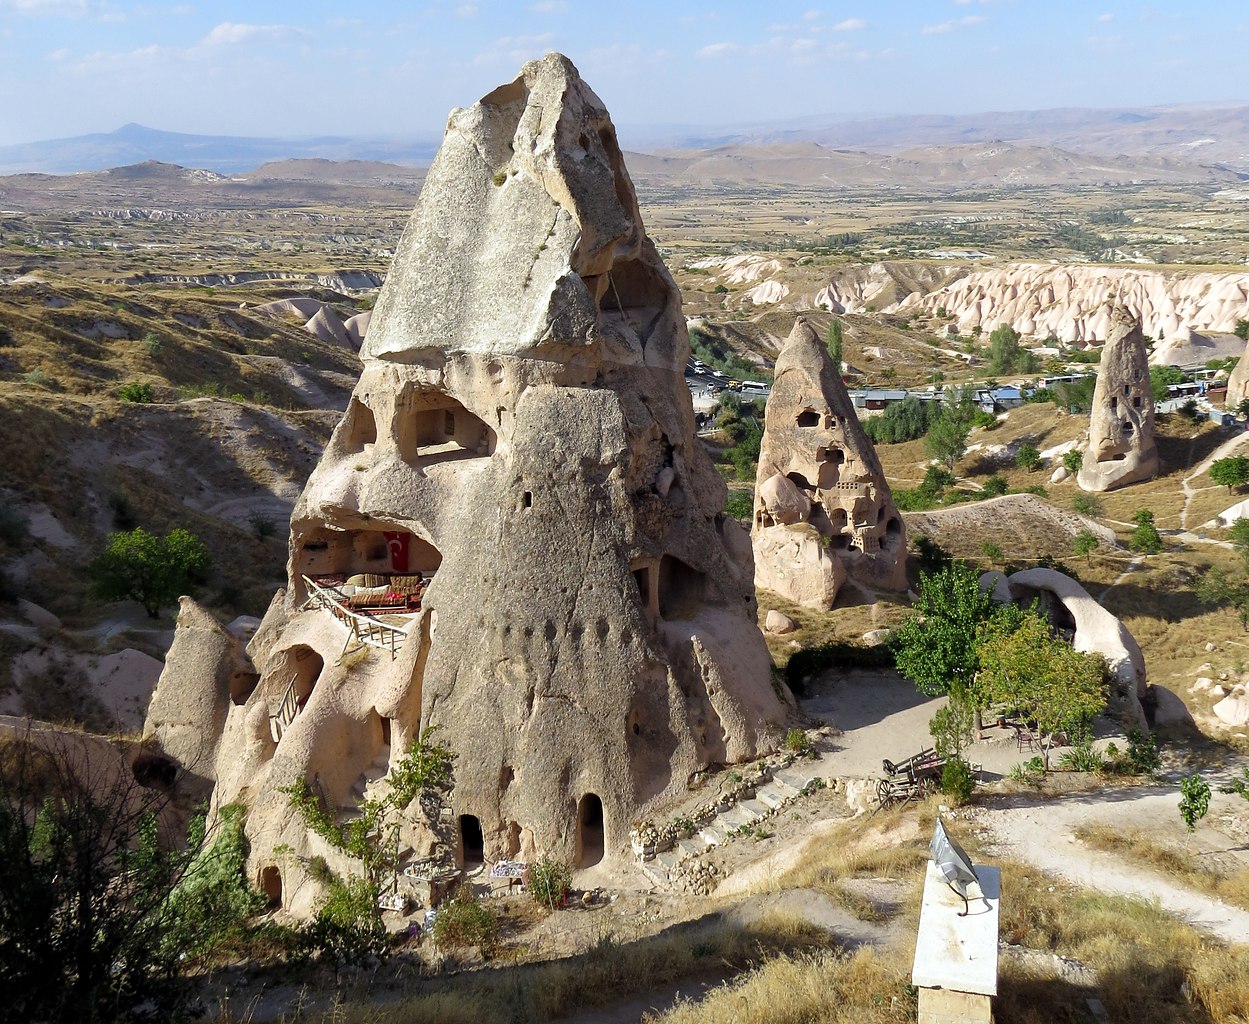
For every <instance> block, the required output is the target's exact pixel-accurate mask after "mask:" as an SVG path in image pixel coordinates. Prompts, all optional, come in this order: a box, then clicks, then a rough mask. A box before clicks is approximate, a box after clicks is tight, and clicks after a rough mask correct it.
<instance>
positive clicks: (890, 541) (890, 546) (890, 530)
mask: <svg viewBox="0 0 1249 1024" xmlns="http://www.w3.org/2000/svg"><path fill="white" fill-rule="evenodd" d="M901 541H902V524H901V523H900V522H899V521H898V520H897V519H896V518H895V517H893V516H890V517H889V519H888V520H887V521H886V523H885V538H884V540H882V541H881V543H880V546H881V547H882V548H884V549H885V550H886V551H896V550H897V549H898V545H899V544H900V543H901Z"/></svg>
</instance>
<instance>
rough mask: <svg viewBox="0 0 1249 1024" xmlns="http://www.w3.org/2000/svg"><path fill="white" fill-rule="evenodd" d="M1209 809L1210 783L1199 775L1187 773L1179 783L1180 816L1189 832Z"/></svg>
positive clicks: (1195, 827) (1195, 828) (1192, 830)
mask: <svg viewBox="0 0 1249 1024" xmlns="http://www.w3.org/2000/svg"><path fill="white" fill-rule="evenodd" d="M1209 810H1210V785H1209V783H1207V782H1206V781H1205V779H1203V778H1202V777H1201V776H1200V775H1189V776H1187V777H1186V778H1185V779H1184V781H1183V782H1181V783H1180V817H1181V818H1182V819H1183V820H1184V827H1185V828H1186V829H1188V831H1189V832H1196V831H1197V822H1199V821H1200V820H1201V819H1202V818H1204V817H1205V816H1206V812H1207V811H1209Z"/></svg>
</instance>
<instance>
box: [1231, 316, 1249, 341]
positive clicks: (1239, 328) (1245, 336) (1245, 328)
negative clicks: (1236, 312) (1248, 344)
mask: <svg viewBox="0 0 1249 1024" xmlns="http://www.w3.org/2000/svg"><path fill="white" fill-rule="evenodd" d="M1232 333H1233V334H1235V335H1236V337H1238V338H1239V339H1240V340H1241V341H1249V320H1237V321H1236V326H1235V327H1234V328H1233V330H1232Z"/></svg>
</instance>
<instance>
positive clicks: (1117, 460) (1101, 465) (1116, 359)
mask: <svg viewBox="0 0 1249 1024" xmlns="http://www.w3.org/2000/svg"><path fill="white" fill-rule="evenodd" d="M1157 475H1158V449H1157V447H1156V446H1155V444H1154V399H1153V391H1152V389H1151V386H1150V381H1149V361H1148V359H1147V358H1146V355H1145V336H1144V334H1142V333H1141V325H1140V322H1139V321H1137V320H1136V319H1134V318H1133V317H1132V315H1131V314H1130V313H1128V312H1127V311H1126V310H1125V309H1123V308H1122V307H1116V309H1115V311H1114V313H1113V315H1112V317H1111V329H1110V336H1109V337H1108V338H1107V339H1106V346H1105V348H1104V349H1103V350H1102V360H1101V364H1100V365H1099V366H1098V370H1097V386H1096V388H1094V390H1093V410H1092V413H1091V414H1090V416H1089V446H1088V450H1087V451H1086V452H1085V454H1084V465H1083V466H1082V467H1081V469H1080V472H1079V474H1078V475H1077V476H1076V482H1077V483H1078V484H1079V485H1080V487H1081V488H1083V489H1084V490H1086V491H1113V490H1115V489H1116V488H1118V487H1126V486H1127V485H1128V484H1134V483H1139V482H1140V481H1142V480H1152V479H1153V478H1154V477H1155V476H1157Z"/></svg>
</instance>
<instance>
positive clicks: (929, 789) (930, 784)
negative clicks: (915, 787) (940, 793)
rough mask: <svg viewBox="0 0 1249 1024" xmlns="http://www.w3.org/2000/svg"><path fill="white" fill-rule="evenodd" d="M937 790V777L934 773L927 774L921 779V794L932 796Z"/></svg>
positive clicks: (922, 795)
mask: <svg viewBox="0 0 1249 1024" xmlns="http://www.w3.org/2000/svg"><path fill="white" fill-rule="evenodd" d="M936 791H937V779H936V776H933V775H925V776H924V777H923V778H922V779H920V780H919V795H920V796H921V797H926V796H932V795H933V794H934V793H935V792H936Z"/></svg>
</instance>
